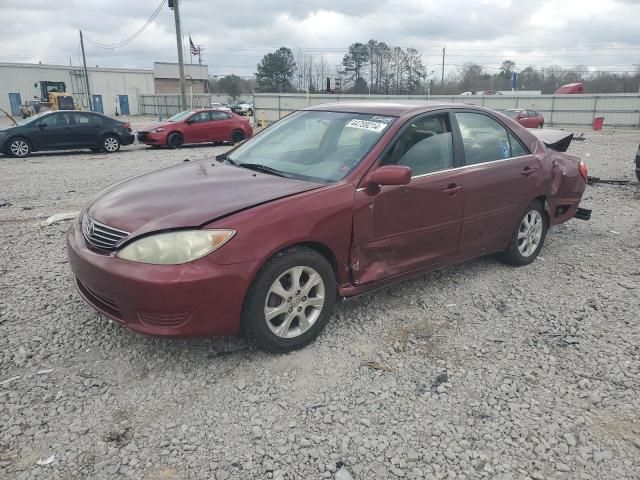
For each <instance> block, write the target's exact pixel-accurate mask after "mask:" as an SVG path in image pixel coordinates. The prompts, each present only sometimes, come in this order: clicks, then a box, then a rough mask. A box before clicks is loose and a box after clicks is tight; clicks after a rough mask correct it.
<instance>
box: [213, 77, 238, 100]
mask: <svg viewBox="0 0 640 480" xmlns="http://www.w3.org/2000/svg"><path fill="white" fill-rule="evenodd" d="M218 88H219V89H220V91H221V92H222V93H226V94H227V95H229V96H230V97H231V99H232V100H235V99H236V98H238V97H239V96H240V94H241V93H242V79H241V78H240V77H239V76H237V75H228V76H226V77H223V78H221V79H220V80H219V81H218Z"/></svg>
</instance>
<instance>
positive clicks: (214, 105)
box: [210, 102, 231, 113]
mask: <svg viewBox="0 0 640 480" xmlns="http://www.w3.org/2000/svg"><path fill="white" fill-rule="evenodd" d="M210 107H211V108H213V109H215V110H222V111H223V112H229V113H231V108H230V107H229V105H228V104H226V103H216V102H214V103H212V104H211V105H210Z"/></svg>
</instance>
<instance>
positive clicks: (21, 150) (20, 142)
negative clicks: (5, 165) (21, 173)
mask: <svg viewBox="0 0 640 480" xmlns="http://www.w3.org/2000/svg"><path fill="white" fill-rule="evenodd" d="M7 153H8V154H9V155H11V156H12V157H18V158H24V157H28V156H29V154H30V153H31V144H30V143H29V142H28V141H27V140H25V139H24V138H14V139H13V140H11V142H9V146H8V148H7Z"/></svg>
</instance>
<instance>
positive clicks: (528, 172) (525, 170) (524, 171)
mask: <svg viewBox="0 0 640 480" xmlns="http://www.w3.org/2000/svg"><path fill="white" fill-rule="evenodd" d="M537 170H538V169H537V168H531V167H524V168H523V169H522V172H520V174H521V175H524V176H525V177H528V176H529V175H531V174H532V173H535V172H536V171H537Z"/></svg>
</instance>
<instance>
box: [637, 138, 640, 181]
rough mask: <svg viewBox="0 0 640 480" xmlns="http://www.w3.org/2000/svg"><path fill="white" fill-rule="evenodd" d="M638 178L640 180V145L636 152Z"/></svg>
mask: <svg viewBox="0 0 640 480" xmlns="http://www.w3.org/2000/svg"><path fill="white" fill-rule="evenodd" d="M636 178H637V179H638V181H639V182H640V146H638V151H637V152H636Z"/></svg>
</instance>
